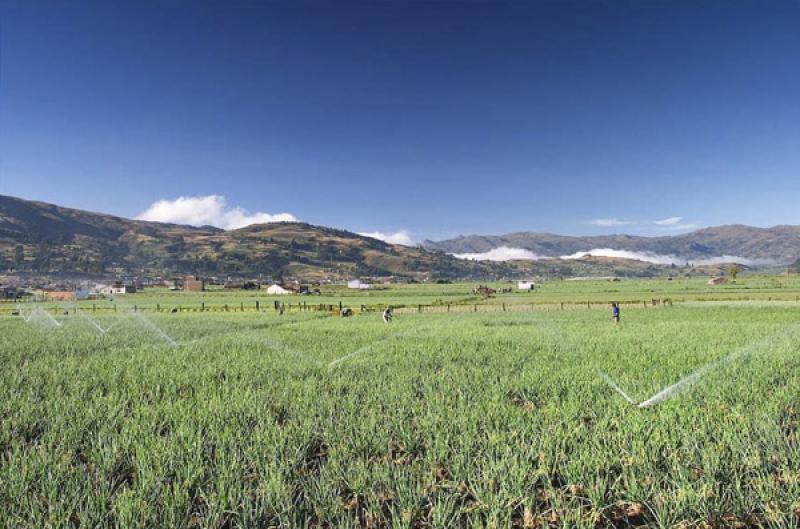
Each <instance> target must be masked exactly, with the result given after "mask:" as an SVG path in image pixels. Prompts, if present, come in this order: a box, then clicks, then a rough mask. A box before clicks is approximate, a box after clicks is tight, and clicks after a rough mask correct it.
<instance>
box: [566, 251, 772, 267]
mask: <svg viewBox="0 0 800 529" xmlns="http://www.w3.org/2000/svg"><path fill="white" fill-rule="evenodd" d="M587 255H591V256H593V257H616V258H618V259H636V260H637V261H644V262H646V263H653V264H659V265H672V264H674V265H679V266H683V265H685V264H686V263H689V264H691V265H694V266H705V265H718V264H725V263H739V264H743V265H745V266H770V265H775V264H776V261H774V260H772V259H748V258H747V257H740V256H736V255H719V256H716V257H707V258H705V259H689V258H686V257H679V256H677V255H665V254H658V253H654V252H634V251H630V250H613V249H611V248H595V249H594V250H589V251H586V252H576V253H574V254H571V255H562V256H561V258H562V259H581V258H583V257H586V256H587Z"/></svg>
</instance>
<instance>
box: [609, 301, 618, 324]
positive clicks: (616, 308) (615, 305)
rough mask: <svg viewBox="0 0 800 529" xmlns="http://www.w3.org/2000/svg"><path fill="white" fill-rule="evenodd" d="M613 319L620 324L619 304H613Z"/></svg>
mask: <svg viewBox="0 0 800 529" xmlns="http://www.w3.org/2000/svg"><path fill="white" fill-rule="evenodd" d="M611 319H612V320H614V323H619V304H617V303H612V304H611Z"/></svg>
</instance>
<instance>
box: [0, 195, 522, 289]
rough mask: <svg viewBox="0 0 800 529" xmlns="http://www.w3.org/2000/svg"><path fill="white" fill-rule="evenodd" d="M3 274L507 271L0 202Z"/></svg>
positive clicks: (335, 234)
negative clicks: (12, 270) (10, 271)
mask: <svg viewBox="0 0 800 529" xmlns="http://www.w3.org/2000/svg"><path fill="white" fill-rule="evenodd" d="M0 266H2V268H3V269H14V270H17V271H23V272H37V273H40V274H55V273H58V274H90V275H108V274H112V273H113V274H124V275H149V276H154V275H174V274H180V273H198V274H202V275H207V276H211V275H219V276H232V277H255V276H257V275H269V276H283V277H297V278H303V279H309V280H312V279H323V278H345V277H353V276H355V277H358V276H399V277H403V278H409V279H437V278H447V279H455V278H469V277H476V278H478V277H484V276H486V274H493V273H494V272H497V271H502V270H503V269H505V268H508V267H498V266H493V265H487V264H483V263H475V262H469V261H463V260H460V259H456V258H454V257H452V256H449V255H445V254H443V253H440V252H433V251H427V250H424V249H422V248H411V247H407V246H399V245H391V244H386V243H384V242H382V241H379V240H377V239H373V238H370V237H363V236H361V235H357V234H355V233H351V232H347V231H344V230H337V229H332V228H325V227H321V226H312V225H310V224H305V223H300V222H293V223H274V224H258V225H252V226H247V227H245V228H241V229H238V230H229V231H225V230H221V229H218V228H214V227H200V228H198V227H192V226H182V225H175V224H164V223H159V222H145V221H138V220H130V219H125V218H121V217H115V216H112V215H105V214H101V213H92V212H88V211H82V210H77V209H70V208H63V207H60V206H56V205H53V204H47V203H43V202H33V201H28V200H23V199H19V198H14V197H8V196H2V195H0Z"/></svg>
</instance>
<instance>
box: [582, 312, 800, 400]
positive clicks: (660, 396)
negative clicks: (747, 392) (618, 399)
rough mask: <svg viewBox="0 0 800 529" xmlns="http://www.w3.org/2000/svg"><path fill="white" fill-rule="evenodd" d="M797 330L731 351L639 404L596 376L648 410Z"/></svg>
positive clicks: (612, 384) (613, 384)
mask: <svg viewBox="0 0 800 529" xmlns="http://www.w3.org/2000/svg"><path fill="white" fill-rule="evenodd" d="M797 330H798V326H796V325H795V326H791V327H787V328H786V329H784V330H783V332H779V333H776V334H773V335H771V336H767V337H766V338H764V339H762V340H759V341H757V342H754V343H750V344H748V345H745V346H743V347H741V348H739V349H737V350H735V351H733V352H732V353H730V354H728V355H726V356H724V357H722V358H720V359H719V360H716V361H714V362H711V363H710V364H707V365H704V366H703V367H701V368H699V369H696V370H695V371H693V372H691V373H689V374H688V375H686V376H685V377H683V378H682V379H680V380H678V381H677V382H675V383H674V384H670V385H669V386H667V387H665V388H664V389H662V390H661V391H659V392H658V393H656V394H655V395H653V396H652V397H650V398H648V399H646V400H644V401H642V402H639V403H637V402H635V401H634V400H633V399H632V398H630V397H629V396H628V394H627V393H625V391H624V390H623V389H622V388H620V387H619V385H617V383H616V382H614V381H613V380H612V379H611V377H609V376H608V375H606V374H605V373H603V372H602V371H600V370H597V374H598V375H599V376H600V377H601V378H602V379H603V380H604V381H605V382H606V384H608V385H609V387H611V388H612V389H613V390H614V391H616V392H617V393H619V394H620V395H621V396H622V398H624V399H625V400H626V401H628V403H629V404H631V405H632V406H636V407H637V408H640V409H643V408H649V407H650V406H654V405H656V404H658V403H660V402H663V401H665V400H667V399H668V398H670V397H672V396H673V395H675V394H676V393H678V392H680V391H682V390H684V389H686V388H688V387H689V386H690V385H691V384H693V383H694V382H696V381H697V380H699V379H700V378H702V377H704V376H705V375H707V374H709V373H711V372H713V371H716V370H717V369H718V368H720V367H722V366H724V365H725V364H729V363H730V362H732V361H734V360H736V359H737V358H740V357H743V356H747V355H750V354H753V353H755V352H757V351H758V350H760V349H763V348H764V347H766V346H768V345H771V344H772V343H774V342H776V341H778V340H780V339H782V338H784V337H786V336H789V335H791V334H793V333H795V332H796V331H797Z"/></svg>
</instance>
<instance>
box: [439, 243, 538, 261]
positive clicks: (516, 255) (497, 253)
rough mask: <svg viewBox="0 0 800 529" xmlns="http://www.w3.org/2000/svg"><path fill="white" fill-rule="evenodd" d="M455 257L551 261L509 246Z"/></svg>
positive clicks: (489, 259)
mask: <svg viewBox="0 0 800 529" xmlns="http://www.w3.org/2000/svg"><path fill="white" fill-rule="evenodd" d="M453 257H456V258H458V259H467V260H470V261H512V260H517V259H527V260H533V261H536V260H539V259H549V258H548V257H545V256H542V255H537V254H535V253H533V252H531V251H530V250H525V249H524V248H509V247H508V246H499V247H497V248H493V249H491V250H489V251H488V252H483V253H454V254H453Z"/></svg>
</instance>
